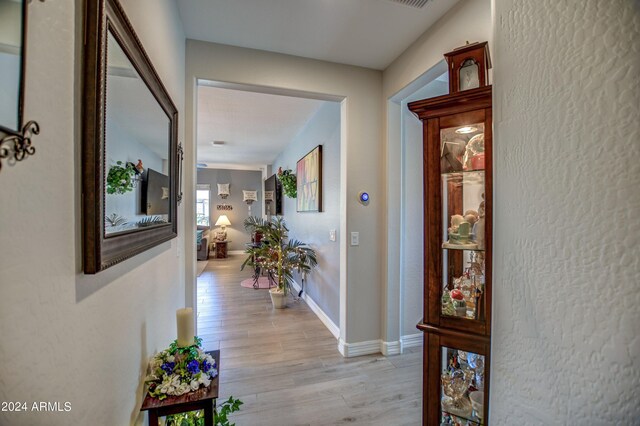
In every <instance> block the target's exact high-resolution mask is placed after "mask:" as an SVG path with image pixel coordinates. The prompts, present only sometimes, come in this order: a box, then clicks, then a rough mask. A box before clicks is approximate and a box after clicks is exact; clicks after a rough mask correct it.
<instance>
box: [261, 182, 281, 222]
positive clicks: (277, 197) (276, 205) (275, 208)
mask: <svg viewBox="0 0 640 426" xmlns="http://www.w3.org/2000/svg"><path fill="white" fill-rule="evenodd" d="M264 190H265V191H273V198H274V199H273V200H272V201H267V200H266V199H265V201H264V203H265V208H264V211H265V212H267V214H268V215H278V216H280V215H282V183H280V181H279V180H278V178H277V177H276V175H275V174H274V175H272V176H271V177H270V178H268V179H265V181H264Z"/></svg>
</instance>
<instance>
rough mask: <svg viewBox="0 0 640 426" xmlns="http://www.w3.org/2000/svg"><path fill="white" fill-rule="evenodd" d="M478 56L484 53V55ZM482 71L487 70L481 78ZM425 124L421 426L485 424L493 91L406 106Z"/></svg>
mask: <svg viewBox="0 0 640 426" xmlns="http://www.w3.org/2000/svg"><path fill="white" fill-rule="evenodd" d="M482 48H483V49H484V48H485V47H484V46H482ZM482 71H484V70H482ZM409 109H410V110H411V111H413V112H414V113H415V114H416V115H417V116H418V117H419V118H420V119H421V120H422V122H423V135H424V136H423V138H424V139H423V150H424V151H423V152H424V154H423V155H424V233H425V235H424V267H425V270H424V318H423V321H422V322H421V323H420V324H418V329H420V330H421V331H423V332H424V333H425V337H424V361H423V362H424V367H423V424H425V425H443V424H452V425H485V424H488V419H487V412H488V401H489V368H490V362H489V361H490V353H489V349H490V343H491V248H492V229H491V225H492V194H493V188H492V158H493V156H492V145H491V140H492V131H491V130H492V127H491V125H492V121H491V86H486V85H482V86H481V87H477V88H472V89H468V90H462V91H458V92H456V93H452V94H449V95H445V96H440V97H437V98H430V99H425V100H421V101H416V102H412V103H410V104H409Z"/></svg>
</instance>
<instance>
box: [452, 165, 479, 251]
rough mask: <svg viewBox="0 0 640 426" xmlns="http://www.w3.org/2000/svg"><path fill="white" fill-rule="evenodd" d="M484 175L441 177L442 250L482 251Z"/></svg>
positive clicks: (455, 173) (472, 173) (454, 173)
mask: <svg viewBox="0 0 640 426" xmlns="http://www.w3.org/2000/svg"><path fill="white" fill-rule="evenodd" d="M484 199H485V179H484V171H468V172H451V173H445V174H443V175H442V248H444V249H449V250H484V249H485V238H486V236H485V220H486V219H485V200H484Z"/></svg>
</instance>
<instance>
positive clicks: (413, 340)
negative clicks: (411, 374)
mask: <svg viewBox="0 0 640 426" xmlns="http://www.w3.org/2000/svg"><path fill="white" fill-rule="evenodd" d="M423 339H424V333H416V334H407V335H406V336H402V337H400V346H401V347H402V349H404V348H413V347H415V346H422V342H423Z"/></svg>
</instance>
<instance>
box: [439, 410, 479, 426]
mask: <svg viewBox="0 0 640 426" xmlns="http://www.w3.org/2000/svg"><path fill="white" fill-rule="evenodd" d="M440 424H441V425H455V426H476V425H484V423H483V422H482V420H481V419H479V418H478V417H476V416H474V415H471V416H469V418H467V417H465V416H459V415H457V414H454V413H448V412H446V411H442V416H441V423H440Z"/></svg>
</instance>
